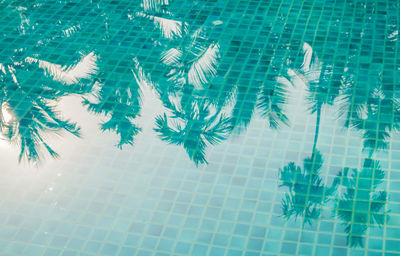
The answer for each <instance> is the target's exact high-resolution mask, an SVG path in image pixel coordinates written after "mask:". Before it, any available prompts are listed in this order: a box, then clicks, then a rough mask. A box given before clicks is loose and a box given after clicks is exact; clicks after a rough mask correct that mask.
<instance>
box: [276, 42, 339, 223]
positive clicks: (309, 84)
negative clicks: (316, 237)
mask: <svg viewBox="0 0 400 256" xmlns="http://www.w3.org/2000/svg"><path fill="white" fill-rule="evenodd" d="M303 54H304V57H303V62H302V64H301V67H300V68H299V69H297V70H294V71H291V70H290V71H289V72H290V73H292V77H294V76H297V78H300V79H299V80H300V81H301V82H302V83H304V85H305V89H306V91H307V93H308V95H307V101H308V103H309V104H310V107H309V111H310V112H311V114H314V113H316V124H315V132H314V142H313V147H312V154H311V157H309V158H305V159H304V161H303V168H301V167H300V166H296V164H295V163H294V162H290V163H289V164H288V165H287V166H285V167H283V169H280V170H279V172H280V181H281V184H280V186H284V187H287V188H288V189H289V192H287V193H286V194H285V198H284V199H283V200H282V212H283V215H284V216H285V217H286V218H287V219H289V218H291V217H292V216H293V217H294V218H297V217H303V224H305V223H308V224H310V225H311V224H312V220H315V219H317V218H318V217H319V216H320V213H321V206H322V204H324V203H326V202H327V201H328V198H329V197H330V196H331V195H332V194H333V192H334V190H335V185H332V187H330V188H329V187H327V186H326V185H325V184H324V183H323V181H322V178H321V177H320V170H321V168H322V165H323V157H322V155H321V153H320V152H319V150H318V149H317V143H318V137H319V132H320V122H321V109H322V107H323V105H324V104H330V105H331V104H333V102H334V99H335V97H337V94H336V91H335V92H334V93H331V92H329V89H330V86H329V83H328V82H329V80H330V75H331V72H330V71H329V70H330V66H329V65H325V64H323V63H322V62H321V61H319V59H318V57H317V55H316V54H315V53H313V50H312V48H311V46H310V45H309V44H307V43H304V45H303ZM291 80H292V81H296V80H295V79H294V78H292V79H291Z"/></svg>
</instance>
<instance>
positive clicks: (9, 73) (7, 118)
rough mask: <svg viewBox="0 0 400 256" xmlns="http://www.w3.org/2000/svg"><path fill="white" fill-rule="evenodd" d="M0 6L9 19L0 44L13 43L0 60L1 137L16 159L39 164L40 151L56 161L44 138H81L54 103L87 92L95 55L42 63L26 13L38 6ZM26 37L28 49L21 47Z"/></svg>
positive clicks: (23, 45) (92, 73) (73, 124)
mask: <svg viewBox="0 0 400 256" xmlns="http://www.w3.org/2000/svg"><path fill="white" fill-rule="evenodd" d="M1 5H4V2H2V3H1ZM2 7H4V8H2V10H1V13H2V14H5V15H6V16H9V17H10V23H8V24H7V27H6V28H5V29H4V31H5V33H4V34H3V38H2V40H3V42H7V41H8V40H12V41H15V42H16V43H15V44H13V47H7V48H6V49H7V51H6V52H5V54H4V53H3V54H2V59H0V105H1V112H2V114H1V115H0V132H1V136H2V137H3V138H5V139H7V140H9V141H10V143H13V144H17V145H18V146H19V147H20V154H19V160H22V159H26V160H28V161H30V162H38V161H39V160H40V158H41V156H42V154H43V152H47V153H49V154H50V155H51V156H53V157H57V156H58V154H57V152H55V151H54V150H53V149H52V147H51V146H50V145H49V144H48V143H47V142H46V140H45V138H44V136H45V135H48V134H51V133H56V134H59V133H61V132H68V133H71V134H73V135H75V136H79V135H80V133H79V130H80V129H79V127H78V126H77V124H76V123H73V122H71V121H69V120H66V119H63V118H62V116H61V114H60V113H59V112H58V111H57V108H56V106H57V101H58V100H59V99H60V97H62V96H66V95H71V94H82V93H84V92H87V91H89V87H88V86H86V85H87V83H86V81H88V80H90V78H91V77H92V75H94V74H95V73H96V72H97V66H96V62H97V56H96V55H95V54H94V53H93V52H91V53H88V54H81V56H79V59H77V60H76V61H75V62H73V63H71V64H69V65H61V64H58V63H53V62H51V61H48V60H46V56H42V55H41V54H40V52H41V48H42V45H43V43H42V41H41V39H40V37H36V38H35V35H36V33H37V32H36V30H35V28H34V26H35V25H33V24H32V22H31V21H30V19H29V17H28V13H29V11H32V10H33V9H35V8H40V6H39V5H34V4H33V3H26V2H25V1H24V2H21V3H19V2H18V1H14V2H12V3H11V4H10V5H7V4H6V6H2ZM33 38H34V40H35V41H32V40H33ZM13 39H18V40H13ZM27 39H30V40H31V41H32V45H29V44H26V43H21V42H24V40H27ZM32 84H34V85H35V86H32Z"/></svg>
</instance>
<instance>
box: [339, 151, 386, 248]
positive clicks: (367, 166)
mask: <svg viewBox="0 0 400 256" xmlns="http://www.w3.org/2000/svg"><path fill="white" fill-rule="evenodd" d="M350 174H351V176H350ZM384 176H385V173H384V171H382V170H381V168H380V165H379V161H377V160H373V159H370V158H366V159H364V164H363V167H362V169H361V171H360V170H357V169H350V168H344V169H343V172H340V173H339V174H338V175H337V177H336V179H335V180H336V184H340V185H339V187H340V189H339V190H338V192H339V198H338V199H337V206H336V207H335V211H334V213H335V214H336V215H337V216H338V217H339V218H340V219H341V220H342V221H343V222H344V224H345V226H346V228H345V232H346V233H347V234H348V236H347V243H348V245H350V246H352V247H357V246H360V247H363V246H364V242H363V240H364V236H365V234H366V232H367V230H368V228H369V226H371V225H374V224H376V225H378V226H382V225H384V224H385V221H387V219H386V220H385V217H386V218H387V216H386V211H385V204H386V202H387V193H386V191H384V190H379V189H378V186H379V185H380V184H381V183H382V182H383V178H384Z"/></svg>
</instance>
